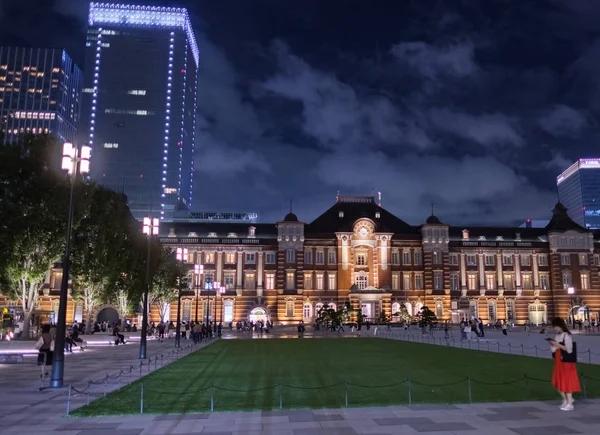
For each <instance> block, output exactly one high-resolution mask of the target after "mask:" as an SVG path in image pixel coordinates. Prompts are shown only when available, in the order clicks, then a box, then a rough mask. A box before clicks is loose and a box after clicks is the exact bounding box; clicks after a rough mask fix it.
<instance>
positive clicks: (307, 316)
mask: <svg viewBox="0 0 600 435" xmlns="http://www.w3.org/2000/svg"><path fill="white" fill-rule="evenodd" d="M311 314H312V307H311V306H310V304H304V309H303V310H302V317H304V318H305V319H310V318H311V317H312V315H311Z"/></svg>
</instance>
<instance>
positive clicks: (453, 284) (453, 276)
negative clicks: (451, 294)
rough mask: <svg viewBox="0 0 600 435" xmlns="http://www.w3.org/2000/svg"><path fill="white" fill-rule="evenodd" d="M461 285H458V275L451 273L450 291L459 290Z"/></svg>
mask: <svg viewBox="0 0 600 435" xmlns="http://www.w3.org/2000/svg"><path fill="white" fill-rule="evenodd" d="M459 288H460V287H459V284H458V273H451V274H450V290H458V289H459Z"/></svg>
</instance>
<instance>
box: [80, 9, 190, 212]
mask: <svg viewBox="0 0 600 435" xmlns="http://www.w3.org/2000/svg"><path fill="white" fill-rule="evenodd" d="M88 24H89V26H88V32H87V40H86V60H85V71H86V73H85V79H84V89H83V111H82V123H83V124H82V128H81V132H82V137H81V141H82V142H87V143H88V144H90V145H91V146H92V149H93V151H92V159H91V175H92V178H93V179H95V180H96V181H97V182H98V183H99V184H101V185H104V186H106V187H108V188H111V189H113V190H117V191H123V192H125V194H126V195H127V197H128V200H129V206H130V208H131V211H132V213H133V214H134V216H135V217H136V218H138V219H139V218H142V217H143V216H148V215H152V216H157V217H161V218H163V219H167V218H169V217H170V216H172V215H173V213H174V212H175V211H176V210H182V209H189V208H190V207H191V205H192V188H193V173H194V163H193V161H194V155H195V141H196V134H195V130H196V109H197V101H196V94H197V92H196V91H197V81H198V80H197V71H198V61H199V59H198V58H199V53H198V46H197V44H196V38H195V36H194V32H193V29H192V26H191V23H190V19H189V16H188V13H187V10H186V9H181V8H168V7H150V6H133V5H123V4H107V3H91V4H90V13H89V23H88Z"/></svg>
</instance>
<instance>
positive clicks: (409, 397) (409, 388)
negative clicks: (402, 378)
mask: <svg viewBox="0 0 600 435" xmlns="http://www.w3.org/2000/svg"><path fill="white" fill-rule="evenodd" d="M408 404H409V405H412V390H411V385H410V376H409V377H408Z"/></svg>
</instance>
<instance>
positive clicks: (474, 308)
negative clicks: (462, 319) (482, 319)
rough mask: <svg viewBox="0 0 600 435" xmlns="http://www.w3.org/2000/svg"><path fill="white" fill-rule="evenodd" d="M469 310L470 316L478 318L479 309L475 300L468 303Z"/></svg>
mask: <svg viewBox="0 0 600 435" xmlns="http://www.w3.org/2000/svg"><path fill="white" fill-rule="evenodd" d="M469 310H470V311H471V316H473V317H476V318H478V317H479V307H478V306H477V300H476V299H471V300H470V301H469Z"/></svg>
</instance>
